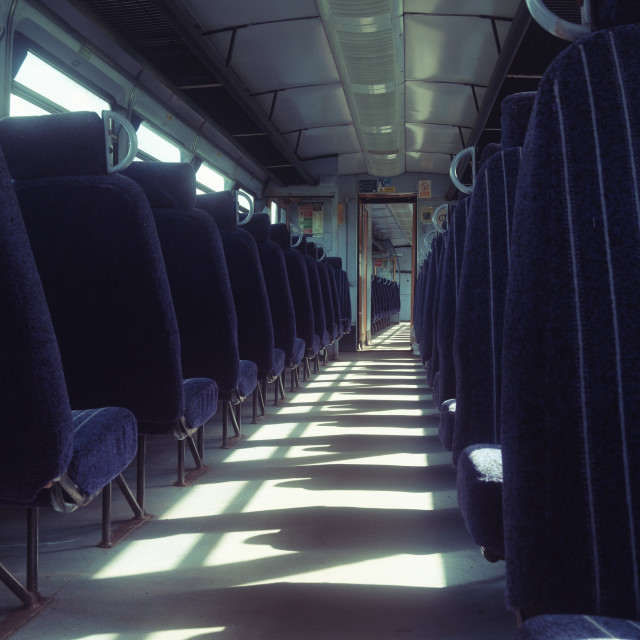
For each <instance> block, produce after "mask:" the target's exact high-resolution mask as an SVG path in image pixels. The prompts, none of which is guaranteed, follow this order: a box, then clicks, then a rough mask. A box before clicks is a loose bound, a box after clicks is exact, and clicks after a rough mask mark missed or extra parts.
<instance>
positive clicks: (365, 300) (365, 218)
mask: <svg viewBox="0 0 640 640" xmlns="http://www.w3.org/2000/svg"><path fill="white" fill-rule="evenodd" d="M370 251H371V238H370V225H369V211H368V210H367V207H366V204H365V203H363V202H362V201H361V200H360V201H359V203H358V349H363V348H364V347H365V345H367V344H369V343H370V341H371V333H370V331H371V330H370V329H369V308H370V307H369V280H370V274H369V262H370V255H369V254H370Z"/></svg>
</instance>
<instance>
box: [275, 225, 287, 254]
mask: <svg viewBox="0 0 640 640" xmlns="http://www.w3.org/2000/svg"><path fill="white" fill-rule="evenodd" d="M271 239H272V240H273V241H274V242H275V243H276V244H279V245H280V247H281V248H282V250H283V251H286V250H287V249H290V248H291V239H290V236H289V229H287V225H286V224H285V223H284V222H278V223H277V224H272V225H271Z"/></svg>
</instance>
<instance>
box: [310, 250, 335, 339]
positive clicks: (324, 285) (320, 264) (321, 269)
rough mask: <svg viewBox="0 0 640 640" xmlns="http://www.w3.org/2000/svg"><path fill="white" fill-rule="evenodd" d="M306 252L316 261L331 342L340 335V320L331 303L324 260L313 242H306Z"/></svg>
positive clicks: (331, 298)
mask: <svg viewBox="0 0 640 640" xmlns="http://www.w3.org/2000/svg"><path fill="white" fill-rule="evenodd" d="M307 253H308V255H309V256H311V257H312V258H313V259H314V260H315V261H316V268H317V270H318V278H319V280H320V290H321V291H322V304H323V305H324V317H325V322H326V325H327V332H328V333H329V343H330V344H332V343H333V342H334V341H335V340H338V339H339V338H340V336H341V335H342V322H338V321H337V320H336V310H335V307H334V304H333V300H334V295H333V292H332V290H331V280H330V277H329V271H328V267H327V265H326V264H325V263H324V260H321V259H320V258H321V256H320V255H319V250H318V247H317V245H316V244H315V242H307Z"/></svg>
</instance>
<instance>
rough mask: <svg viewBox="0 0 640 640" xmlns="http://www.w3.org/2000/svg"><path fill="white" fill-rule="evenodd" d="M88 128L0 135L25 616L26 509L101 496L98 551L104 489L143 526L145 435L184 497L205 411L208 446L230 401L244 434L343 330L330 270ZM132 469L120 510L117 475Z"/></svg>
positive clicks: (107, 125)
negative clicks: (173, 453) (270, 398)
mask: <svg viewBox="0 0 640 640" xmlns="http://www.w3.org/2000/svg"><path fill="white" fill-rule="evenodd" d="M104 118H105V121H104V122H103V120H102V119H101V118H100V117H99V116H98V115H97V114H95V113H84V112H82V113H66V114H58V115H51V116H39V117H28V118H5V119H4V120H2V121H0V148H1V149H2V154H1V155H0V207H1V215H0V223H1V224H0V243H1V244H2V252H1V259H2V264H1V265H0V278H1V279H0V296H1V297H2V304H1V305H0V340H1V341H2V351H3V354H6V357H5V356H4V355H3V365H4V366H3V368H2V372H1V374H0V375H2V385H3V389H4V394H3V403H2V405H1V407H0V425H2V434H3V447H2V448H0V505H2V506H5V507H17V508H22V509H25V510H26V511H27V513H28V550H27V580H26V585H22V584H20V583H19V582H18V581H17V580H16V579H15V578H14V577H13V576H12V575H11V574H10V573H9V572H8V571H7V570H6V569H5V568H4V567H2V565H0V580H2V582H3V583H5V584H6V585H7V586H8V587H9V588H10V589H11V590H12V591H13V592H14V593H15V594H16V595H17V596H18V598H20V599H21V600H22V602H23V603H24V604H25V605H28V606H34V605H35V604H37V603H38V602H39V601H40V597H39V594H38V586H37V524H38V509H39V508H40V507H41V506H45V505H46V506H51V507H53V508H54V509H56V510H59V511H71V510H73V509H75V508H77V507H78V506H84V505H85V504H87V503H88V502H89V501H91V499H93V498H94V497H95V496H96V495H98V494H99V493H101V492H102V496H103V503H104V505H105V508H104V509H103V540H102V543H101V544H102V545H103V546H111V545H112V544H113V542H114V538H113V536H112V532H111V527H110V497H111V482H112V481H116V482H117V485H118V486H119V487H120V489H121V490H122V491H123V493H124V495H125V498H126V499H127V501H128V503H129V504H130V506H131V508H132V510H133V511H134V522H135V523H136V524H135V525H134V526H137V524H139V523H142V522H144V521H145V520H146V519H147V518H148V515H147V513H146V510H145V502H144V497H145V496H144V478H145V451H146V444H147V437H148V436H152V435H164V434H167V435H169V436H172V437H174V438H175V439H176V441H177V443H178V481H177V484H180V485H184V484H186V483H188V482H189V481H190V480H191V479H192V477H193V476H194V475H196V474H197V473H201V472H202V471H204V470H205V469H206V467H205V465H204V462H203V454H204V437H203V430H204V424H205V423H206V422H207V421H208V420H209V419H210V418H211V417H212V416H213V415H214V414H215V413H216V411H217V405H218V403H219V402H220V403H221V404H222V410H223V415H222V427H223V433H222V445H223V447H226V446H229V441H230V438H229V434H228V425H229V424H231V426H232V427H233V431H234V434H235V436H236V437H239V436H241V420H240V416H241V412H240V404H241V403H242V402H243V401H244V400H245V399H246V398H248V397H249V396H253V402H254V407H253V416H254V420H256V419H257V413H258V411H261V413H262V414H263V415H264V414H265V413H266V407H265V397H266V388H267V384H269V383H274V389H275V393H274V395H275V401H274V402H275V404H278V403H279V401H280V400H281V399H283V398H284V383H283V375H284V372H285V371H286V369H289V370H290V372H291V389H292V390H295V389H296V388H297V387H298V386H299V367H300V366H301V365H302V367H303V376H304V377H305V378H306V377H307V376H308V375H309V374H310V366H309V361H310V360H312V361H314V362H315V364H316V369H317V368H318V367H319V358H320V356H321V355H322V356H323V359H324V360H325V361H326V359H327V350H328V348H329V347H330V346H331V345H332V344H334V343H336V342H337V341H338V340H339V339H340V337H341V336H342V335H343V334H344V333H345V331H349V330H350V310H349V309H348V308H347V309H345V308H343V307H342V306H341V298H340V296H339V292H338V286H337V281H342V282H343V286H345V285H344V280H345V279H346V274H345V273H344V272H343V271H342V269H341V263H340V261H339V259H332V260H331V261H329V260H327V261H325V262H324V264H322V263H318V262H316V259H315V247H314V245H313V244H312V243H310V242H309V243H308V242H307V241H306V238H301V242H300V244H299V247H298V248H297V249H294V248H292V246H291V239H290V235H289V231H288V229H287V227H286V225H284V224H278V225H271V223H270V220H269V217H268V215H266V214H255V215H254V216H253V217H252V219H250V220H248V221H247V224H246V226H245V227H244V228H241V227H240V226H239V225H238V224H237V223H238V220H237V209H236V201H235V197H234V195H233V194H232V193H230V192H221V193H211V194H205V195H200V196H197V199H196V184H195V173H194V170H193V167H192V166H190V165H188V164H180V163H176V164H163V163H141V162H135V163H133V164H131V165H130V166H128V167H126V168H125V167H123V166H122V163H120V165H118V164H115V166H114V161H113V160H112V159H111V157H110V154H109V152H108V151H107V149H108V148H109V146H108V145H107V144H106V143H107V142H111V141H112V139H113V137H114V136H116V137H117V136H118V135H121V136H123V134H122V133H120V134H119V133H118V131H117V129H118V121H119V118H118V117H117V116H116V114H109V113H106V114H104ZM105 133H106V136H105ZM123 137H124V136H123ZM62 141H63V142H62ZM131 148H133V149H134V148H135V145H134V141H131ZM130 151H131V149H130ZM129 155H130V156H131V159H132V157H133V155H134V153H130V154H129ZM336 274H337V275H336ZM346 287H347V292H348V281H347V282H346ZM347 314H348V315H347ZM72 408H73V409H75V411H72ZM186 445H188V447H189V450H190V452H191V454H192V456H193V458H194V462H195V466H196V469H195V470H193V471H191V472H187V471H186V470H185V462H184V457H185V451H186ZM134 458H137V478H136V495H135V496H134V494H133V493H132V492H131V491H130V489H129V487H128V485H127V483H126V481H125V479H124V477H123V476H122V472H123V471H124V470H125V469H126V468H127V467H128V466H129V464H130V463H131V462H132V461H133V460H134Z"/></svg>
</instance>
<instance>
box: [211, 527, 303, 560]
mask: <svg viewBox="0 0 640 640" xmlns="http://www.w3.org/2000/svg"><path fill="white" fill-rule="evenodd" d="M281 531H282V529H265V530H263V531H260V530H253V531H229V532H228V533H225V534H223V535H222V537H221V539H220V541H219V542H218V544H216V546H215V547H214V549H213V550H212V551H211V553H210V554H209V555H208V556H207V557H206V559H205V561H204V566H205V567H221V566H224V565H226V564H237V563H238V562H239V561H240V562H250V561H252V560H264V559H265V558H273V557H275V556H286V555H291V554H295V553H298V552H297V551H287V550H283V549H275V548H274V547H272V546H271V545H266V544H252V543H250V542H247V541H248V540H251V539H252V538H255V537H256V536H260V535H268V534H272V533H273V534H279V533H281Z"/></svg>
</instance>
